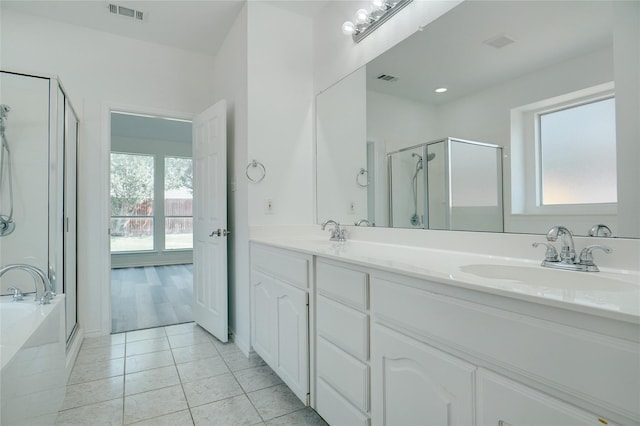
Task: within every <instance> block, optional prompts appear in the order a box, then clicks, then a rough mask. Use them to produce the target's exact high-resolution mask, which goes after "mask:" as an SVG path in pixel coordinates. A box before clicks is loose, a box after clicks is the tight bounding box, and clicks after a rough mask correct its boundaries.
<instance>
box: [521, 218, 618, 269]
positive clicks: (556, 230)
mask: <svg viewBox="0 0 640 426" xmlns="http://www.w3.org/2000/svg"><path fill="white" fill-rule="evenodd" d="M559 237H562V249H561V251H560V255H558V251H557V250H556V248H555V247H554V246H553V245H552V244H548V243H533V247H538V246H539V245H544V246H546V248H547V251H546V253H545V257H544V260H543V261H542V266H544V267H547V268H556V269H567V270H570V271H584V272H598V271H599V269H598V267H597V266H596V265H595V263H593V255H592V252H593V250H595V249H600V250H602V251H604V252H605V253H611V252H612V250H611V248H609V247H605V246H599V245H593V246H588V247H585V248H584V249H582V251H581V252H580V257H579V258H578V262H576V251H575V247H574V245H573V236H572V235H571V231H569V230H568V229H567V228H565V227H564V226H554V227H553V228H551V229H550V230H549V232H547V240H548V241H551V242H555V241H557V240H558V238H559Z"/></svg>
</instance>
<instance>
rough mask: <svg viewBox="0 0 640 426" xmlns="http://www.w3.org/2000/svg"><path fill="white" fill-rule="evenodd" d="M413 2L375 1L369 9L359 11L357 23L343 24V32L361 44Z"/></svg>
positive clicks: (409, 0) (397, 0)
mask: <svg viewBox="0 0 640 426" xmlns="http://www.w3.org/2000/svg"><path fill="white" fill-rule="evenodd" d="M412 1H413V0H373V3H372V5H371V7H370V8H369V9H359V10H358V11H357V12H356V16H355V23H354V22H352V21H346V22H345V23H344V24H342V32H343V33H344V34H346V35H351V36H352V37H353V41H354V42H356V43H359V42H360V41H362V39H364V38H365V37H366V36H368V35H369V34H371V33H372V32H373V31H375V29H376V28H378V27H379V26H380V25H382V24H383V23H385V22H386V21H387V20H388V19H389V18H391V17H392V16H393V15H395V14H396V13H398V12H399V11H400V10H401V9H402V8H403V7H405V6H406V5H408V4H409V3H411V2H412Z"/></svg>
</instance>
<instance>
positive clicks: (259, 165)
mask: <svg viewBox="0 0 640 426" xmlns="http://www.w3.org/2000/svg"><path fill="white" fill-rule="evenodd" d="M249 168H254V169H258V173H259V176H258V177H251V175H250V174H249ZM245 174H246V175H247V179H249V181H251V182H253V183H258V182H262V180H263V179H264V178H265V176H266V175H267V169H265V168H264V164H262V163H261V162H259V161H257V160H252V161H251V162H250V163H249V164H248V165H247V170H246V172H245Z"/></svg>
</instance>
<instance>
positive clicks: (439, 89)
mask: <svg viewBox="0 0 640 426" xmlns="http://www.w3.org/2000/svg"><path fill="white" fill-rule="evenodd" d="M446 91H447V88H446V87H439V88H437V89H436V93H444V92H446Z"/></svg>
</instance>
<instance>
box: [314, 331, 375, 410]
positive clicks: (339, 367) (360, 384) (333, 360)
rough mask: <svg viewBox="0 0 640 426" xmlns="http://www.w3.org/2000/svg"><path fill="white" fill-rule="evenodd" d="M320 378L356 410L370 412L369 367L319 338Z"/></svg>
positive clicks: (318, 362)
mask: <svg viewBox="0 0 640 426" xmlns="http://www.w3.org/2000/svg"><path fill="white" fill-rule="evenodd" d="M316 362H317V369H318V377H319V378H321V379H324V380H325V381H326V382H327V383H329V384H331V386H332V387H333V388H335V389H336V390H337V391H338V392H340V393H341V394H342V395H343V396H344V397H345V398H347V399H348V400H349V401H350V402H351V403H352V404H353V405H355V406H356V408H358V409H360V410H362V411H364V412H366V411H368V410H369V367H368V366H367V365H366V364H364V363H362V362H360V361H358V360H357V359H355V358H354V357H352V356H351V355H349V354H347V353H346V352H344V351H343V350H342V349H340V348H338V347H336V346H334V345H333V344H331V343H329V342H328V341H326V340H325V339H323V338H322V337H319V338H318V347H317V360H316Z"/></svg>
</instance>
